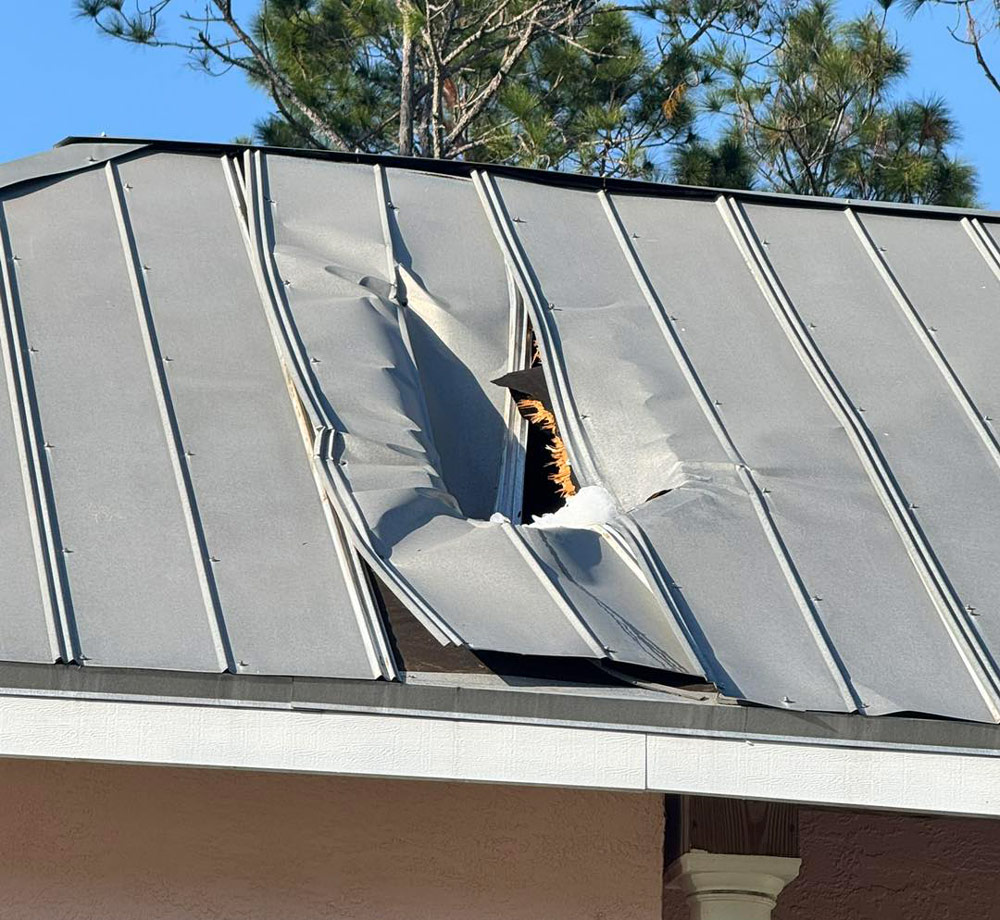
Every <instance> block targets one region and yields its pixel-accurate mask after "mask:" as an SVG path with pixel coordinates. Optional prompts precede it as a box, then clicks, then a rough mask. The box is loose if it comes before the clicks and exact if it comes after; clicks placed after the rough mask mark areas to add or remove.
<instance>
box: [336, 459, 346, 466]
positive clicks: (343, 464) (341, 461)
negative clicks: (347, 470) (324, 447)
mask: <svg viewBox="0 0 1000 920" xmlns="http://www.w3.org/2000/svg"><path fill="white" fill-rule="evenodd" d="M337 462H338V463H339V464H340V465H341V466H347V461H346V460H338V461H337Z"/></svg>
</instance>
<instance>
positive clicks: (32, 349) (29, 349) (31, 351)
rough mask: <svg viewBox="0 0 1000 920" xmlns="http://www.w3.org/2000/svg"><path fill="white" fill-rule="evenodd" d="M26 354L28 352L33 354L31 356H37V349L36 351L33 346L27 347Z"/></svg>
mask: <svg viewBox="0 0 1000 920" xmlns="http://www.w3.org/2000/svg"><path fill="white" fill-rule="evenodd" d="M28 352H29V353H30V354H33V355H37V354H38V349H37V348H35V346H34V345H29V346H28Z"/></svg>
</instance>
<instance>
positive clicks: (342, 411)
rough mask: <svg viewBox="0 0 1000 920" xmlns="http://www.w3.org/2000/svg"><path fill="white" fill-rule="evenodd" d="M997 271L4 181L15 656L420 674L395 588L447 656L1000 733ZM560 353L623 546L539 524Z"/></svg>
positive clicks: (167, 152)
mask: <svg viewBox="0 0 1000 920" xmlns="http://www.w3.org/2000/svg"><path fill="white" fill-rule="evenodd" d="M998 244H1000V221H998V219H997V217H996V215H991V214H987V213H981V212H961V211H949V210H941V209H937V210H935V209H913V208H894V207H891V206H886V205H880V204H866V203H850V202H832V201H828V200H808V199H806V200H803V199H784V198H781V197H778V196H764V195H759V194H753V193H730V192H721V191H712V190H703V189H686V188H680V187H672V186H652V185H649V184H645V183H623V182H614V183H611V182H599V181H592V180H586V181H585V180H582V179H580V178H579V177H561V176H555V175H552V174H536V173H533V172H530V171H517V170H511V169H492V168H485V167H477V166H475V165H473V164H434V163H427V162H422V161H412V160H410V161H407V160H399V159H379V158H364V157H360V156H341V157H336V156H324V155H315V156H310V155H304V154H302V153H298V152H296V153H293V152H288V151H275V150H264V149H246V150H240V149H237V148H229V147H215V148H213V147H209V146H204V145H201V146H197V145H190V146H184V145H178V144H162V143H156V142H150V143H143V142H125V141H121V142H119V141H108V142H105V143H100V142H97V141H93V140H89V141H77V142H74V143H71V144H68V145H67V146H63V147H60V148H58V149H57V150H55V151H52V152H51V153H48V154H42V155H40V156H39V157H34V158H29V159H28V160H25V161H19V162H18V163H13V164H7V165H6V166H0V246H2V249H3V259H2V290H0V298H2V312H0V318H2V322H3V329H2V331H3V335H2V349H0V360H2V365H3V367H2V371H3V379H4V381H5V387H6V392H7V394H8V396H9V405H10V411H9V412H6V411H2V412H0V602H2V606H3V616H2V617H0V660H5V661H11V662H36V663H44V662H53V661H57V660H59V661H64V662H65V661H74V662H77V663H79V664H82V665H83V666H84V667H85V668H102V667H103V668H116V669H117V668H147V669H148V668H156V669H164V670H175V671H202V672H213V671H216V672H219V671H224V670H228V671H233V672H236V673H241V674H257V675H286V676H296V677H327V678H335V677H336V678H375V677H393V676H394V675H395V664H394V661H393V658H392V655H391V653H390V650H389V642H388V638H387V635H386V632H385V625H384V624H383V622H382V621H381V617H380V613H379V610H378V608H377V606H376V603H375V600H374V597H373V595H372V587H371V585H370V583H369V579H368V576H367V574H366V568H365V567H366V565H367V566H370V567H371V568H372V569H374V571H375V572H376V573H377V574H378V576H379V578H380V579H381V580H382V581H384V582H385V583H386V584H388V585H389V586H390V588H391V589H392V590H393V591H394V592H395V593H396V594H397V595H398V597H399V598H400V600H401V601H402V602H403V603H404V604H405V605H406V606H407V607H408V608H409V610H410V611H411V612H412V613H413V614H414V615H415V616H416V617H417V618H418V619H419V620H420V621H421V622H422V623H423V624H424V626H425V627H426V628H427V629H428V630H429V631H431V632H432V633H433V634H434V635H435V636H437V637H438V639H440V640H441V641H442V642H446V643H454V644H461V645H467V646H469V647H471V648H474V649H481V650H494V651H500V652H512V653H517V654H522V655H549V656H575V657H582V658H593V659H610V660H611V661H613V662H620V663H627V664H635V665H642V666H646V667H653V668H658V669H662V670H668V671H675V672H681V673H688V674H693V675H704V676H705V677H707V678H708V679H709V680H711V681H712V682H714V683H716V684H717V685H718V686H719V688H720V690H721V691H722V692H723V693H724V694H726V695H728V696H732V697H736V698H738V699H744V700H749V701H753V702H758V703H764V704H769V705H772V706H777V707H781V708H785V709H811V710H822V711H842V712H852V711H860V712H864V713H867V714H880V713H888V712H900V711H904V712H905V711H909V712H919V713H927V714H934V715H943V716H950V717H955V718H963V719H969V720H976V721H996V720H997V718H998V716H1000V674H998V670H997V660H998V657H1000V656H998V648H1000V625H998V617H1000V574H998V568H997V564H996V563H997V561H998V559H997V557H998V550H1000V489H998V484H1000V479H998V476H1000V441H998V439H997V435H996V434H995V429H994V423H993V418H992V416H991V413H993V412H996V413H998V419H1000V406H997V404H996V401H997V398H998V395H1000V371H998V370H997V369H996V368H997V364H996V361H995V357H994V356H995V355H996V354H997V345H1000V312H998V308H1000V245H998ZM529 322H530V324H531V327H532V328H533V330H534V332H535V335H536V337H537V341H538V344H539V347H540V351H541V355H542V360H543V366H544V368H545V373H546V379H547V385H548V389H549V393H550V395H551V398H552V402H553V406H554V409H555V412H556V415H557V418H558V421H559V427H560V431H561V433H562V435H563V437H564V439H565V441H566V444H567V448H568V450H569V453H570V460H571V463H572V466H573V470H574V473H575V476H576V478H577V480H578V481H579V483H580V484H581V485H601V486H603V487H604V488H605V489H607V490H608V491H609V492H610V493H611V494H612V495H613V496H614V499H615V501H616V502H617V504H618V508H619V513H618V514H617V515H616V516H615V517H614V518H613V519H612V520H611V521H609V522H607V523H606V524H603V525H600V526H595V527H591V528H558V529H552V530H541V529H537V528H533V527H530V526H524V525H522V524H520V523H518V522H517V507H518V505H519V490H520V476H521V466H522V464H523V453H524V423H523V422H522V420H521V419H520V416H519V414H518V413H517V410H516V407H514V406H513V404H512V399H511V397H510V395H509V394H508V393H507V391H504V390H502V389H501V388H499V387H496V386H494V385H492V384H491V383H490V381H491V380H492V379H494V378H496V377H498V376H500V375H502V374H504V373H506V372H508V371H512V370H518V369H520V368H521V367H523V366H524V363H525V361H526V360H527V355H526V344H525V343H526V331H527V327H528V323H529ZM497 512H499V514H500V515H503V516H504V517H505V518H506V519H507V520H499V519H494V520H491V516H493V515H495V513H497Z"/></svg>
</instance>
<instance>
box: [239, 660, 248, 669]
mask: <svg viewBox="0 0 1000 920" xmlns="http://www.w3.org/2000/svg"><path fill="white" fill-rule="evenodd" d="M239 666H240V667H241V668H245V667H247V663H246V662H245V661H244V660H243V659H242V658H241V659H240V660H239Z"/></svg>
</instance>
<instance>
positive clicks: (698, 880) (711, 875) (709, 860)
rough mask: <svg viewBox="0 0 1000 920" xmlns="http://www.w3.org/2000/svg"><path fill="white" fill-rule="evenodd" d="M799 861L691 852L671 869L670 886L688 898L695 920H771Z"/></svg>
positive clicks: (798, 865) (677, 860)
mask: <svg viewBox="0 0 1000 920" xmlns="http://www.w3.org/2000/svg"><path fill="white" fill-rule="evenodd" d="M801 865H802V860H801V859H792V858H790V857H787V856H741V855H736V854H729V853H706V852H705V851H704V850H691V852H689V853H685V854H684V855H683V856H681V857H680V858H679V859H676V860H674V861H673V862H672V863H671V864H670V866H669V867H668V869H667V878H666V881H667V884H668V885H669V886H670V887H671V888H677V889H679V890H681V891H683V892H684V894H685V895H686V896H687V902H688V907H689V908H690V910H691V920H769V918H770V916H771V911H772V910H774V906H775V904H776V903H777V900H778V895H779V894H781V891H782V889H783V888H784V887H785V885H787V884H788V883H789V882H790V881H792V879H794V878H795V877H796V876H797V875H798V874H799V867H800V866H801Z"/></svg>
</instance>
